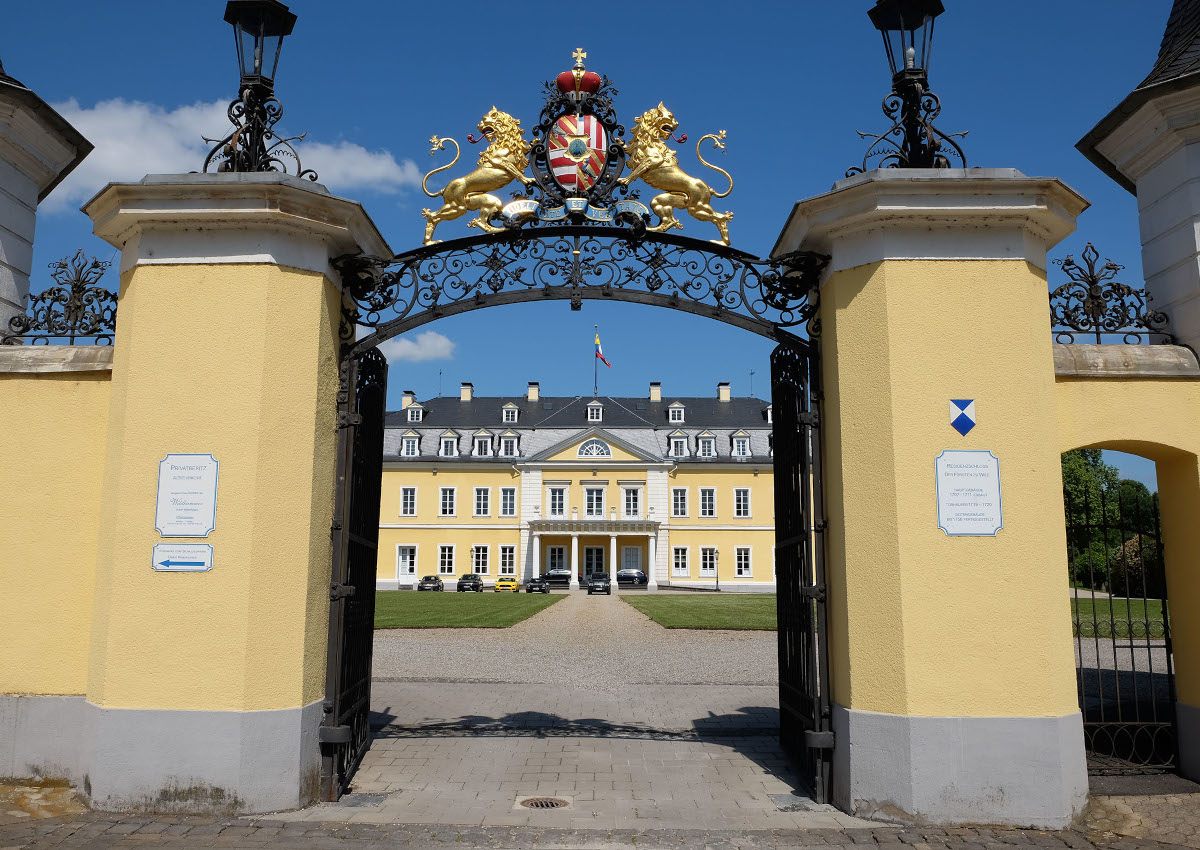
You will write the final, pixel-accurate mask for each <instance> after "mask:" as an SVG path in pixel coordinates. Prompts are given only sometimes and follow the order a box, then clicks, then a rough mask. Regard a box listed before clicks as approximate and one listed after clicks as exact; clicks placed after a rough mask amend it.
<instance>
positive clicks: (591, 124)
mask: <svg viewBox="0 0 1200 850" xmlns="http://www.w3.org/2000/svg"><path fill="white" fill-rule="evenodd" d="M546 141H547V147H548V148H549V156H548V160H549V165H550V172H551V174H553V175H554V182H556V183H557V184H558V185H559V186H560V187H561V188H562V189H563V190H564V191H567V192H586V191H587V190H588V189H591V188H592V186H594V185H596V181H597V180H598V179H599V178H600V174H601V173H602V172H603V171H604V163H605V161H606V159H607V158H608V134H607V133H606V132H605V131H604V125H603V124H601V123H600V121H599V120H598V119H597V118H596V117H595V116H593V115H563V116H562V117H560V118H559V119H558V121H557V122H556V123H555V125H554V129H553V130H551V131H550V133H549V136H548V138H547V139H546Z"/></svg>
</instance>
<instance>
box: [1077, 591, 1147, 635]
mask: <svg viewBox="0 0 1200 850" xmlns="http://www.w3.org/2000/svg"><path fill="white" fill-rule="evenodd" d="M1084 592H1085V591H1082V590H1081V591H1079V593H1080V597H1079V598H1078V599H1072V600H1071V613H1072V615H1074V614H1075V613H1076V612H1078V617H1079V635H1080V637H1085V638H1090V637H1101V638H1109V637H1118V638H1127V637H1130V635H1131V633H1132V636H1133V638H1134V639H1137V638H1145V637H1147V634H1146V631H1147V621H1149V623H1148V625H1149V632H1150V633H1149V635H1148V636H1149V637H1150V638H1161V637H1162V636H1163V631H1164V629H1163V610H1162V600H1159V599H1150V600H1147V601H1142V600H1141V599H1128V600H1126V599H1107V598H1096V599H1092V598H1091V597H1090V596H1089V597H1084V596H1083V595H1082V594H1083V593H1084Z"/></svg>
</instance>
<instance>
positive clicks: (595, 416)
mask: <svg viewBox="0 0 1200 850" xmlns="http://www.w3.org/2000/svg"><path fill="white" fill-rule="evenodd" d="M587 412H588V415H587V421H588V422H600V421H602V420H603V419H604V408H603V407H602V406H601V405H599V404H594V403H593V404H589V405H588V409H587Z"/></svg>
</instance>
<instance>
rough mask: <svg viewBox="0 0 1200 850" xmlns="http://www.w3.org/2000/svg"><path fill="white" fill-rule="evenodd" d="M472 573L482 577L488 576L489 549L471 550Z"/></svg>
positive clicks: (478, 548) (481, 547) (484, 547)
mask: <svg viewBox="0 0 1200 850" xmlns="http://www.w3.org/2000/svg"><path fill="white" fill-rule="evenodd" d="M471 571H472V572H476V573H479V574H480V575H481V576H485V575H487V574H488V547H487V546H474V547H472V548H471Z"/></svg>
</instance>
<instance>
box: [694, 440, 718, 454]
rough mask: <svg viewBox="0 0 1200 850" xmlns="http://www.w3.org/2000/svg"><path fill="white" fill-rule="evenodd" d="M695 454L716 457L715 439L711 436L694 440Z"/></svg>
mask: <svg viewBox="0 0 1200 850" xmlns="http://www.w3.org/2000/svg"><path fill="white" fill-rule="evenodd" d="M696 454H698V455H699V456H700V457H716V456H717V446H716V440H714V439H713V438H712V437H701V438H700V439H699V440H697V442H696Z"/></svg>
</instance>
